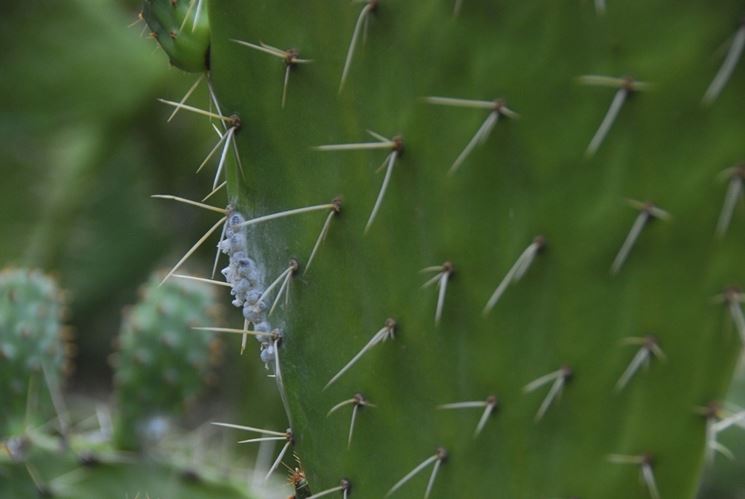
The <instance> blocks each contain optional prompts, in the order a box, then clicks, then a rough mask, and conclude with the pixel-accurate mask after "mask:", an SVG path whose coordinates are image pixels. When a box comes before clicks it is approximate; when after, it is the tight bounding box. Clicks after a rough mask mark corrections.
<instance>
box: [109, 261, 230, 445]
mask: <svg viewBox="0 0 745 499" xmlns="http://www.w3.org/2000/svg"><path fill="white" fill-rule="evenodd" d="M159 282H160V279H159V278H158V276H153V277H152V278H151V279H150V281H149V282H148V283H147V285H146V286H145V288H144V289H143V291H142V299H141V301H140V302H139V303H138V304H137V305H135V306H134V307H133V308H131V309H130V310H128V311H127V312H126V313H125V318H124V323H123V325H122V330H121V333H120V334H119V338H118V347H119V351H118V353H117V354H116V355H115V357H114V367H115V369H116V372H115V374H114V382H115V387H116V400H117V404H118V407H117V413H118V422H117V427H116V442H117V445H119V446H120V447H122V448H133V447H138V446H139V445H140V444H142V443H144V441H145V440H148V439H157V438H158V437H159V436H162V432H163V431H165V430H166V429H167V428H168V419H169V418H170V417H174V416H178V415H179V414H181V413H182V412H183V409H184V408H185V406H186V405H188V404H189V403H190V402H192V401H194V400H195V398H196V397H197V396H198V395H199V394H200V393H201V392H202V391H203V389H204V387H205V384H206V383H207V382H208V381H209V377H210V370H211V367H212V366H213V365H214V364H215V360H216V355H217V354H218V353H219V343H218V342H217V340H216V338H215V337H214V336H211V335H209V334H205V333H203V332H201V331H195V330H193V328H194V327H196V326H200V325H204V324H211V323H213V322H214V318H213V317H212V316H213V311H214V308H215V301H214V294H213V291H212V289H211V288H210V287H209V286H208V285H207V284H204V283H200V282H196V281H192V280H185V279H171V280H169V281H167V282H166V283H164V284H163V285H159Z"/></svg>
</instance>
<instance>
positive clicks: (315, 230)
mask: <svg viewBox="0 0 745 499" xmlns="http://www.w3.org/2000/svg"><path fill="white" fill-rule="evenodd" d="M454 3H455V4H456V10H457V15H454V14H453V7H454V5H453V4H454ZM595 3H596V7H597V11H598V12H596V9H593V5H592V2H555V1H549V0H543V1H538V2H486V1H478V0H473V1H471V0H463V1H462V2H461V1H453V0H437V1H433V2H411V1H406V0H364V1H361V2H349V1H347V0H330V1H309V2H297V1H294V0H275V1H271V2H250V3H247V2H244V1H241V0H222V1H220V2H209V7H210V22H211V33H212V42H211V43H212V44H211V57H210V60H211V67H210V78H211V80H212V84H213V85H214V89H215V93H216V96H217V99H218V100H219V103H220V108H221V109H222V110H224V111H225V112H226V116H227V115H228V113H236V114H237V116H238V117H239V119H240V122H241V123H242V128H241V129H240V130H239V131H238V130H236V129H235V127H232V126H231V128H229V129H227V130H226V131H225V132H224V133H225V134H226V135H228V134H229V135H228V137H227V139H226V140H228V139H234V141H235V143H236V144H237V146H238V150H239V151H240V155H241V161H242V165H243V171H242V172H241V171H240V168H239V165H238V163H235V164H234V163H232V162H231V163H230V165H229V168H228V170H227V192H228V199H227V200H226V203H227V202H230V204H231V206H233V207H235V211H228V212H227V218H226V219H225V220H227V224H226V226H225V230H224V234H225V236H224V238H223V242H222V243H221V244H220V248H221V249H222V250H223V251H224V252H225V253H227V254H228V255H229V257H230V265H229V266H228V268H227V269H226V271H225V275H226V277H227V279H228V281H229V282H230V284H231V285H232V286H233V293H234V295H235V296H234V298H233V299H234V300H235V302H234V304H235V305H237V306H238V307H240V308H241V309H242V312H243V319H245V321H246V322H247V323H249V324H250V325H251V328H252V329H253V332H252V334H254V335H255V336H257V338H259V340H260V347H259V348H260V350H261V355H262V360H264V361H265V362H267V363H268V364H269V365H270V367H272V366H273V369H274V371H275V374H276V376H277V382H278V386H279V388H280V392H281V394H282V396H283V401H284V402H285V403H286V409H287V421H277V423H276V425H275V426H274V427H273V428H271V429H269V428H267V429H265V430H264V429H261V431H259V433H263V434H264V435H266V436H268V438H274V439H276V440H280V441H281V440H285V441H286V442H283V447H282V449H283V450H282V452H283V454H281V455H280V457H279V459H280V460H281V459H282V457H283V456H289V455H290V452H289V449H290V448H293V449H294V451H295V452H296V453H297V454H298V455H299V456H300V457H301V458H302V460H303V463H304V465H305V471H306V473H307V482H308V484H309V487H310V488H311V489H312V490H313V492H314V493H315V494H317V495H319V494H323V495H326V494H328V495H329V497H347V496H349V495H350V494H351V496H352V497H354V498H355V499H367V498H376V499H377V498H380V497H385V496H391V497H394V498H395V497H407V498H408V497H422V496H424V497H432V498H469V497H490V498H496V499H507V498H509V499H523V498H524V499H535V498H549V497H550V498H557V497H561V498H568V497H580V498H603V499H633V498H649V497H651V498H653V499H659V498H665V499H672V498H675V499H686V498H691V497H693V496H694V494H695V492H696V489H697V486H698V482H699V475H700V470H701V468H702V464H703V462H704V456H705V454H706V443H707V438H706V435H707V428H708V427H709V425H710V422H711V419H712V413H711V412H710V411H709V410H708V409H706V408H707V407H711V405H710V404H711V403H712V402H713V401H719V400H721V399H722V398H723V396H724V393H725V391H726V388H727V386H728V384H729V382H730V379H731V377H732V373H733V369H734V365H735V362H736V358H737V356H738V353H739V351H740V350H741V348H742V342H743V341H745V318H743V313H742V311H741V308H740V302H741V301H743V293H742V292H740V291H739V290H738V289H737V288H735V287H730V286H732V285H733V284H734V285H737V284H742V283H745V268H744V267H743V266H742V265H741V264H740V262H741V260H742V249H743V240H744V239H743V238H744V237H745V232H743V231H745V218H743V217H745V215H744V214H743V213H742V212H741V211H737V210H734V209H735V208H736V202H737V201H738V200H739V197H740V192H741V190H738V189H737V188H741V187H742V186H741V179H742V177H741V176H740V174H739V170H737V169H733V170H726V175H725V176H724V177H725V182H724V183H722V182H719V181H717V176H718V175H719V174H720V172H722V171H723V170H725V169H726V168H727V167H730V166H731V165H733V164H736V162H737V161H741V160H742V154H743V149H742V137H743V136H745V121H744V120H743V115H742V102H743V91H742V89H743V88H744V85H743V83H744V82H743V77H745V73H743V72H742V71H741V68H735V69H734V70H731V71H728V72H727V75H728V77H729V78H730V81H729V83H728V84H727V85H719V86H718V87H719V88H721V92H720V93H719V94H718V99H717V100H716V101H714V102H710V99H707V102H710V103H709V104H708V105H707V106H702V105H701V100H702V96H703V95H704V94H705V93H706V89H707V86H709V83H710V82H711V80H712V79H713V78H714V77H715V76H714V75H715V74H716V73H717V70H718V68H717V66H718V64H720V63H721V60H722V57H720V56H718V55H717V54H718V52H717V50H718V47H720V46H721V43H722V41H725V40H727V39H732V38H731V37H732V35H733V34H734V33H735V32H736V31H737V30H738V29H740V28H739V26H740V24H739V23H740V21H739V20H740V18H741V15H742V14H743V12H742V8H743V6H742V2H741V1H734V0H725V1H721V2H718V3H717V8H716V9H712V8H711V5H710V2H707V1H704V0H683V1H680V2H672V1H670V0H644V1H642V0H629V1H624V2H615V1H611V2H609V4H608V8H607V10H606V9H604V8H603V7H604V5H605V2H601V1H598V2H595ZM461 4H462V5H461ZM601 12H602V13H601ZM739 40H740V37H735V42H733V43H734V44H738V43H739ZM262 42H264V43H266V44H268V45H261V43H262ZM273 47H278V48H273ZM289 47H292V48H293V49H292V50H290V49H289ZM735 48H736V47H735ZM732 53H733V52H732V51H730V54H732ZM735 55H737V54H736V52H735ZM299 57H303V58H307V59H303V61H305V63H302V64H301V63H300V61H299V60H298V59H299ZM732 59H733V57H731V56H727V64H728V65H729V66H731V62H730V61H731V60H732ZM730 69H731V68H730ZM625 75H633V76H634V77H633V78H632V77H630V76H625ZM249 89H250V90H249ZM503 99H506V100H503ZM283 103H284V104H285V105H284V108H283V106H282V104H283ZM609 104H610V108H609V107H608V106H609ZM231 116H232V115H231ZM604 116H605V118H604ZM194 119H197V118H196V116H195V118H194ZM198 119H203V118H202V117H200V118H198ZM229 120H235V118H224V121H226V125H227V126H230V125H231V122H230V121H229ZM227 126H226V128H227ZM224 130H225V129H224ZM366 130H370V132H369V134H368V133H366V132H365V131H366ZM368 135H369V136H368ZM588 144H589V146H588ZM227 150H228V148H227V146H226V147H225V151H227ZM196 162H198V159H197V158H195V163H196ZM381 163H382V164H381ZM379 166H380V168H379ZM733 186H734V187H733ZM727 190H729V191H730V194H729V195H726V194H725V193H726V191H727ZM205 192H209V188H208V187H205ZM732 192H734V194H732ZM337 196H338V197H339V198H340V201H339V200H335V199H337ZM214 199H215V198H213V200H212V201H211V202H212V203H214V204H218V202H217V201H214ZM629 199H631V201H628V202H627V200H629ZM725 199H727V201H726V202H725ZM332 200H335V201H332ZM634 200H641V201H634ZM723 205H724V207H725V208H724V210H722V206H723ZM733 210H734V211H733ZM729 215H732V216H731V217H730V216H729ZM718 219H720V220H721V219H724V220H727V221H729V220H730V219H731V223H723V224H721V223H720V229H719V233H720V234H719V235H717V234H716V232H717V220H718ZM220 224H221V222H219V221H218V222H217V224H216V225H215V226H213V228H212V229H211V232H210V233H214V232H216V231H217V230H218V229H219V227H220ZM722 226H724V227H722ZM723 228H724V229H727V230H723ZM288 261H289V262H290V263H289V264H288ZM311 263H312V265H310V264H311ZM242 272H243V273H242ZM290 283H291V284H290ZM712 298H715V299H712ZM236 322H238V320H237V319H236ZM645 365H647V366H648V367H649V368H648V369H643V367H644V366H645ZM280 366H281V368H280ZM236 423H238V424H240V425H245V427H243V428H242V429H243V430H248V431H249V432H250V431H258V430H259V429H257V428H255V427H254V428H251V426H252V422H251V421H239V422H236ZM287 427H290V428H291V431H287V432H285V431H284V429H285V428H287ZM239 430H241V427H240V426H239V427H238V428H236V429H234V430H226V431H239ZM352 430H353V431H352ZM248 434H249V435H250V433H248ZM246 438H250V437H246ZM640 476H641V480H640V479H639V478H640Z"/></svg>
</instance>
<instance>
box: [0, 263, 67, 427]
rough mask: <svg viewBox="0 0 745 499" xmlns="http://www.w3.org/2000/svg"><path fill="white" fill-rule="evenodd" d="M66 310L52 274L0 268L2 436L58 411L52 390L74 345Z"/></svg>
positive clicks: (62, 373) (56, 388) (54, 391)
mask: <svg viewBox="0 0 745 499" xmlns="http://www.w3.org/2000/svg"><path fill="white" fill-rule="evenodd" d="M62 312H63V304H62V295H61V293H60V291H59V289H58V288H57V285H56V284H55V282H54V281H53V280H52V279H51V278H50V277H48V276H46V275H44V274H42V273H41V272H38V271H31V270H24V269H9V270H3V271H2V272H0V400H1V401H2V410H0V436H3V435H9V434H17V433H19V432H23V430H24V427H23V425H28V424H30V423H31V422H32V421H33V422H34V423H40V422H42V421H46V420H48V419H49V418H50V417H51V416H52V415H53V414H54V413H53V405H52V396H51V394H52V393H55V394H56V393H58V392H59V390H60V387H61V384H62V382H63V379H64V374H65V371H66V364H67V359H68V355H67V354H68V352H69V349H70V347H69V346H68V343H67V341H66V338H65V332H64V329H63V328H62V326H61V323H60V319H61V316H62ZM55 396H56V395H55ZM27 411H28V413H27ZM28 418H31V420H29V419H28Z"/></svg>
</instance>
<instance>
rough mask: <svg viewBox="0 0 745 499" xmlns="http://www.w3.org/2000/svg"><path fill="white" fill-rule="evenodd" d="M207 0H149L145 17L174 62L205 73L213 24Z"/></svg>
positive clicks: (144, 13) (146, 2)
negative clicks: (211, 23)
mask: <svg viewBox="0 0 745 499" xmlns="http://www.w3.org/2000/svg"><path fill="white" fill-rule="evenodd" d="M205 4H206V2H205V1H204V0H146V1H145V5H144V7H143V9H142V17H143V18H144V19H145V22H147V25H148V26H149V27H150V30H151V34H152V36H153V38H155V39H156V40H157V42H158V44H159V45H160V46H161V47H162V48H163V50H164V51H165V53H166V54H167V55H168V58H169V60H170V61H171V64H173V65H174V66H176V67H177V68H180V69H183V70H184V71H188V72H192V73H202V72H204V71H206V70H207V69H208V68H209V50H210V23H209V16H208V14H207V9H206V8H205V7H206V6H205Z"/></svg>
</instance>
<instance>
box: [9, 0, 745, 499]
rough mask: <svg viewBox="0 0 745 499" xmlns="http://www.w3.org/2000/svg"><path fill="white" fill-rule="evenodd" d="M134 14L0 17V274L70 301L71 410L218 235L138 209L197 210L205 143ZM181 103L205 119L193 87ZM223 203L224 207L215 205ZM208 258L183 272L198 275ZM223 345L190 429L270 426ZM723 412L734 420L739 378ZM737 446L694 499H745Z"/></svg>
mask: <svg viewBox="0 0 745 499" xmlns="http://www.w3.org/2000/svg"><path fill="white" fill-rule="evenodd" d="M139 7H140V1H139V0H65V1H63V2H48V1H41V0H26V1H23V2H19V1H10V2H1V3H0V43H1V44H2V47H3V50H2V51H0V172H1V174H2V175H1V176H0V179H1V180H0V229H1V232H0V234H2V237H0V266H11V265H14V266H28V267H34V268H40V269H43V270H44V271H46V272H51V273H53V274H54V275H56V277H57V279H58V281H59V282H60V285H61V286H62V288H63V289H65V290H66V292H67V295H68V297H69V314H68V318H67V323H68V324H69V325H70V326H72V329H73V332H74V334H75V337H76V343H77V349H78V352H77V355H76V358H75V365H76V370H75V373H74V375H73V377H72V379H71V380H70V382H69V383H68V391H69V392H70V394H71V395H72V397H73V398H76V397H80V396H84V397H88V398H93V399H98V400H104V401H109V395H108V393H109V392H110V388H111V369H110V366H109V364H108V357H109V355H110V354H111V352H112V340H113V338H114V337H115V335H116V334H117V332H118V331H119V327H120V322H121V313H122V309H123V307H124V306H125V305H127V304H132V303H134V302H136V299H137V289H138V287H139V286H140V285H141V283H143V282H144V281H145V280H146V279H147V276H148V275H149V274H150V273H151V272H153V271H154V270H156V269H158V268H162V267H165V266H167V265H168V264H171V265H172V264H173V263H174V262H175V261H177V259H178V258H179V257H180V255H181V254H183V253H184V252H185V251H186V249H188V248H189V247H190V246H191V244H192V243H193V242H194V241H195V240H196V239H197V238H198V237H199V236H200V235H201V234H202V233H203V231H204V230H205V229H206V227H208V226H209V225H210V224H211V223H214V217H211V216H210V215H209V214H205V213H203V212H201V211H199V210H195V209H192V208H189V207H185V206H183V205H178V204H174V203H169V202H168V201H162V200H155V199H151V198H150V195H151V194H155V193H174V194H178V195H181V196H184V197H187V198H192V199H200V198H202V197H203V196H204V194H205V193H206V192H207V191H208V190H209V189H208V185H209V183H210V181H211V177H210V173H211V172H210V171H205V172H202V173H200V174H199V175H195V174H194V170H195V169H196V166H197V165H198V163H199V162H200V158H203V157H204V156H205V155H206V153H207V152H208V151H209V150H210V148H211V147H212V145H213V144H214V140H215V137H214V133H213V132H212V130H210V129H209V128H208V126H206V125H205V124H204V120H197V119H193V117H190V116H187V115H185V113H184V115H179V116H177V118H176V119H175V120H174V121H173V122H172V123H170V124H168V123H166V118H167V116H168V114H169V113H170V110H169V109H168V108H166V107H165V106H161V105H159V104H158V103H157V102H156V98H157V97H164V98H169V99H172V100H178V99H180V98H181V96H182V95H183V94H184V93H185V92H186V90H187V89H188V88H189V87H190V86H191V85H192V83H193V82H194V78H195V77H194V76H193V75H188V74H185V73H182V72H180V71H178V70H176V69H172V68H170V67H169V66H168V63H167V59H166V56H165V55H164V54H163V53H162V52H161V51H160V50H157V49H156V45H155V42H154V41H153V40H151V39H149V37H148V33H147V30H146V28H145V26H144V24H143V23H142V22H137V20H138V19H137V13H138V12H139ZM192 102H197V103H202V104H203V105H206V102H207V96H206V92H205V89H204V88H201V89H200V90H199V91H198V92H197V93H196V94H195V95H194V96H193V97H192ZM225 202H226V201H225V198H224V194H223V193H221V194H219V195H218V196H216V197H215V201H214V203H215V204H219V203H225ZM212 248H213V246H211V245H208V246H206V247H204V248H202V249H201V250H200V251H199V252H198V253H197V254H195V256H194V257H192V258H191V259H190V261H189V264H188V266H187V268H188V269H189V270H190V271H192V272H195V273H198V272H201V273H202V274H204V273H207V272H208V269H209V268H210V267H211V261H212V258H213V250H212ZM221 322H222V323H223V325H226V326H228V327H236V326H237V325H239V324H238V322H240V316H239V315H238V313H237V312H236V311H235V310H233V309H228V308H226V310H225V315H224V316H223V317H222V318H221ZM225 339H226V341H227V343H228V344H227V348H226V354H227V355H226V359H225V367H224V368H223V371H222V373H221V375H220V377H219V380H218V385H217V387H216V389H214V390H212V392H211V394H210V399H209V400H208V401H206V402H203V404H202V405H201V406H200V407H198V409H197V410H196V413H195V414H194V415H193V417H192V418H191V419H192V424H194V425H197V424H199V423H202V422H204V421H205V420H215V419H223V418H226V417H232V418H234V419H236V420H243V421H251V423H252V424H255V425H257V426H262V425H264V426H269V427H271V426H273V425H272V422H273V421H277V420H281V419H282V415H281V414H282V412H281V405H280V404H279V403H278V399H277V396H276V390H275V387H274V383H273V381H272V380H270V379H267V377H266V373H265V371H264V369H263V366H261V365H260V363H259V362H258V360H257V359H256V358H255V356H254V355H253V353H254V352H250V351H249V352H247V355H246V356H245V357H243V358H241V357H240V356H239V354H238V343H237V341H238V340H237V339H236V338H225ZM228 380H230V381H229V382H228ZM236 380H237V381H236ZM731 403H733V404H738V406H740V407H742V406H745V372H743V370H741V374H740V377H739V379H738V381H736V383H735V384H734V385H733V390H732V394H731ZM734 433H735V432H733V435H732V438H730V439H726V438H725V439H724V440H723V443H724V444H725V445H727V446H728V447H729V448H730V449H731V450H732V451H733V453H734V454H735V456H736V461H734V462H732V461H728V460H727V458H725V457H723V456H717V457H716V460H715V465H714V466H710V467H709V470H708V471H707V474H706V476H707V479H706V482H705V484H704V486H703V488H702V491H701V497H703V498H707V499H725V498H726V499H735V498H745V475H743V473H742V470H743V466H744V465H745V445H743V444H742V439H739V438H737V435H735V434H734ZM738 442H739V443H738ZM240 452H241V454H242V455H246V454H250V452H252V450H251V449H249V448H241V449H240Z"/></svg>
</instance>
